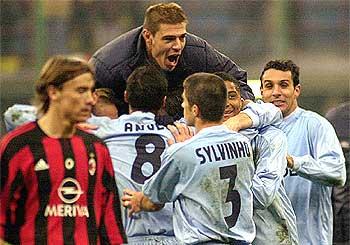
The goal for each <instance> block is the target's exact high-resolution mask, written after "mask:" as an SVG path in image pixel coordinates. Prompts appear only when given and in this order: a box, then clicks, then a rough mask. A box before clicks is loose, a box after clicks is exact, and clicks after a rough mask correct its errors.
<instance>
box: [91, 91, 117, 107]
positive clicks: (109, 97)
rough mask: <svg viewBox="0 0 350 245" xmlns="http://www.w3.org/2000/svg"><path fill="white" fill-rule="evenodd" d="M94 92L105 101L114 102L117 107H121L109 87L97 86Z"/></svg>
mask: <svg viewBox="0 0 350 245" xmlns="http://www.w3.org/2000/svg"><path fill="white" fill-rule="evenodd" d="M95 93H96V95H97V97H98V98H102V99H104V100H105V101H106V102H108V103H111V104H114V105H115V106H116V107H117V109H118V110H119V108H120V107H121V101H120V100H119V99H118V98H117V97H116V95H115V93H114V92H113V90H112V89H110V88H97V89H95Z"/></svg>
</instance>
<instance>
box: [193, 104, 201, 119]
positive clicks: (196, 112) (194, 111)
mask: <svg viewBox="0 0 350 245" xmlns="http://www.w3.org/2000/svg"><path fill="white" fill-rule="evenodd" d="M192 114H193V115H194V116H195V117H199V114H200V108H199V106H197V105H196V104H194V105H193V106H192Z"/></svg>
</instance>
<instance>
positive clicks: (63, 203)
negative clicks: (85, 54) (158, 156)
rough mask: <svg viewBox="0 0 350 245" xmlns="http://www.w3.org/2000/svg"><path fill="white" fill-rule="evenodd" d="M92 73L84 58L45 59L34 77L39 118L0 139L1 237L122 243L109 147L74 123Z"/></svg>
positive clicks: (89, 99) (87, 107) (86, 110)
mask: <svg viewBox="0 0 350 245" xmlns="http://www.w3.org/2000/svg"><path fill="white" fill-rule="evenodd" d="M93 76H94V74H93V71H92V70H91V68H90V67H89V65H88V64H87V63H86V62H85V61H82V60H78V59H74V58H70V57H64V56H55V57H52V58H51V59H49V60H48V61H47V63H46V64H45V65H44V67H43V69H42V71H41V74H40V78H39V80H38V81H37V82H36V84H35V104H36V106H37V109H38V112H39V113H40V117H39V118H40V119H39V120H37V121H35V122H31V123H28V124H25V125H23V126H21V127H19V128H17V129H16V130H14V131H12V132H11V133H9V134H7V135H5V136H4V138H3V139H2V140H1V142H0V160H1V193H0V198H1V205H0V224H1V226H0V238H1V240H4V241H6V242H10V243H14V244H19V243H23V244H27V243H30V244H66V243H68V244H105V243H108V244H122V243H126V237H125V233H124V228H123V226H122V223H121V220H120V204H119V199H118V192H117V187H116V184H115V180H114V176H113V168H112V163H111V159H110V156H109V153H108V150H107V148H106V146H105V145H104V144H103V143H102V141H101V140H99V139H98V138H97V137H95V136H93V135H90V134H88V133H86V132H84V131H81V130H79V129H77V128H76V124H77V123H79V122H84V121H85V120H86V119H87V118H88V117H90V113H91V108H92V106H93V104H94V99H93V96H92V92H93V89H94V85H95V81H94V77H93Z"/></svg>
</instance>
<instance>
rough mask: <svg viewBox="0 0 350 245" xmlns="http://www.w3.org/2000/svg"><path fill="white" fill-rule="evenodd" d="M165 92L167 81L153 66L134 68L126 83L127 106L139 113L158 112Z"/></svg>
mask: <svg viewBox="0 0 350 245" xmlns="http://www.w3.org/2000/svg"><path fill="white" fill-rule="evenodd" d="M167 90H168V81H167V79H166V78H165V76H164V74H163V73H162V72H161V71H160V70H159V69H158V68H157V67H156V66H154V65H147V66H140V67H138V68H136V69H135V70H134V71H133V72H132V73H131V74H130V76H129V77H128V79H127V81H126V91H127V93H128V102H129V105H130V106H131V108H133V109H137V110H141V111H151V112H155V111H158V110H160V108H161V107H162V103H163V99H164V97H165V96H166V93H167Z"/></svg>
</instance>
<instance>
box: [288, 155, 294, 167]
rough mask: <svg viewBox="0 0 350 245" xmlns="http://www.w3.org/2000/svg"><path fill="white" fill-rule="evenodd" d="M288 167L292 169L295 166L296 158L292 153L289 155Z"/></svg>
mask: <svg viewBox="0 0 350 245" xmlns="http://www.w3.org/2000/svg"><path fill="white" fill-rule="evenodd" d="M287 167H288V168H291V169H292V168H293V167H294V159H293V157H291V156H290V155H287Z"/></svg>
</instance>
